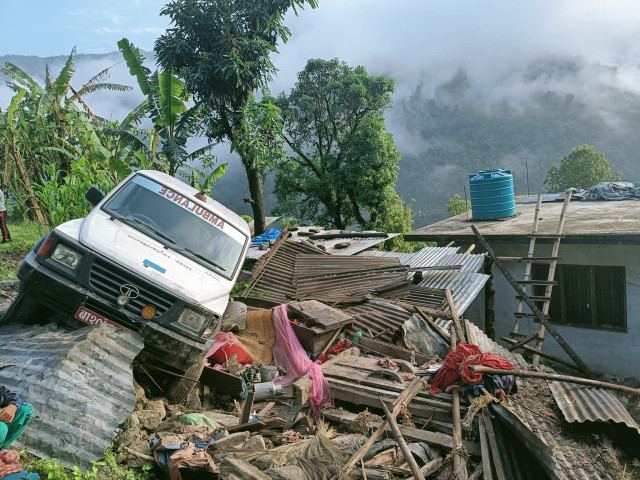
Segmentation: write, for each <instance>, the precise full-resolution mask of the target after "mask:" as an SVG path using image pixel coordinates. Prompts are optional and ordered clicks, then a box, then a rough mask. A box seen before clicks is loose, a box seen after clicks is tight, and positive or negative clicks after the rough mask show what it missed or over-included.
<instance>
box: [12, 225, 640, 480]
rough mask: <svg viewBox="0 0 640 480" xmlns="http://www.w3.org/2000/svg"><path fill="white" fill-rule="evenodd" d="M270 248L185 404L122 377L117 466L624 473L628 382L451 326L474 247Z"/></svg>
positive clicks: (468, 296)
mask: <svg viewBox="0 0 640 480" xmlns="http://www.w3.org/2000/svg"><path fill="white" fill-rule="evenodd" d="M308 238H310V237H308ZM341 240H343V241H344V240H345V239H343V238H341ZM269 243H270V249H269V250H268V252H267V253H266V254H265V255H264V256H262V257H261V258H260V259H259V260H258V262H257V263H256V265H255V267H254V269H253V274H252V275H253V276H252V279H251V281H250V283H249V287H248V288H247V289H246V290H245V291H244V292H242V294H241V295H239V296H236V298H235V299H234V301H233V302H231V303H230V305H229V308H228V309H227V312H226V313H225V316H224V318H223V322H222V324H223V327H222V329H221V330H220V332H218V333H217V334H216V335H215V337H214V338H213V340H214V343H213V346H212V347H211V349H210V350H209V351H208V353H207V356H206V357H207V360H206V364H205V366H204V370H203V371H202V375H201V376H200V377H199V379H197V380H198V381H197V382H196V381H195V380H196V379H192V380H194V382H193V383H194V386H195V388H194V389H193V391H192V392H191V394H190V395H189V397H188V399H187V400H186V402H185V403H184V404H180V405H172V404H169V403H168V401H167V400H166V398H163V392H162V391H160V390H159V387H158V385H157V384H154V382H152V381H150V379H149V378H148V377H150V376H151V375H142V376H139V377H137V378H138V380H139V383H140V384H141V385H143V387H144V388H143V387H141V386H140V385H138V384H135V390H134V394H135V399H136V400H135V409H134V411H133V413H132V414H131V416H130V417H129V418H128V420H127V421H126V422H125V423H124V424H123V425H122V429H121V432H120V433H119V435H118V436H117V438H116V439H115V449H114V450H115V451H117V452H118V455H119V456H118V462H120V463H122V464H123V465H127V466H129V467H132V468H135V467H140V466H141V465H143V464H145V463H147V462H153V463H154V465H156V467H155V468H156V474H157V475H158V476H160V477H161V476H162V475H164V477H165V478H170V479H171V480H176V479H184V480H188V479H190V478H198V479H207V478H212V479H214V478H215V479H218V478H220V479H264V480H268V479H271V478H273V479H303V478H308V479H330V478H336V479H341V478H354V479H369V480H371V479H410V478H411V479H421V478H439V479H449V478H456V479H458V480H463V479H479V478H495V479H511V478H536V479H545V478H549V479H555V478H557V479H563V480H564V479H572V480H573V479H576V480H577V479H593V480H596V479H602V480H605V479H616V480H617V479H625V480H626V479H631V478H634V477H633V475H634V473H633V472H634V471H635V469H637V468H638V461H637V460H636V458H637V455H638V452H637V447H636V445H638V444H639V443H638V438H637V436H638V435H639V434H640V427H639V426H638V424H637V423H636V421H635V420H634V418H633V417H632V416H631V414H630V413H629V411H628V410H627V409H626V407H625V406H628V407H629V409H630V410H633V412H637V409H634V408H632V407H635V405H636V404H637V402H638V395H639V394H640V390H638V389H636V388H635V387H636V386H637V385H634V386H631V387H620V386H618V385H612V384H609V383H606V382H602V381H595V380H591V379H586V378H579V377H571V376H566V375H557V374H555V372H554V371H553V370H550V369H549V368H548V367H544V368H543V370H544V371H540V370H541V369H535V370H534V369H533V368H532V367H531V366H530V365H529V363H528V362H527V361H526V360H525V358H523V356H522V355H520V354H518V353H516V352H515V351H509V350H507V349H505V348H504V347H502V346H500V345H498V344H497V343H495V342H494V341H493V340H491V339H490V338H489V337H487V335H485V333H484V332H483V331H482V330H481V329H480V328H479V327H478V326H476V325H475V324H474V323H472V322H471V321H470V320H469V319H467V318H464V317H463V315H464V313H465V311H466V310H467V308H468V307H469V306H470V305H471V304H472V302H473V300H474V299H475V297H476V296H477V295H478V293H479V292H480V291H481V290H482V288H483V286H484V283H485V282H486V281H487V278H488V275H485V274H483V273H480V272H481V271H482V269H483V259H484V257H485V256H484V255H483V254H481V255H474V254H471V253H470V250H469V251H468V252H467V253H458V252H457V249H453V248H451V247H446V249H442V248H437V247H426V248H425V249H423V250H421V251H420V252H417V253H416V254H413V255H408V254H398V255H395V256H394V255H390V254H382V253H381V252H376V253H373V254H371V255H365V254H366V253H368V252H362V254H359V255H357V256H350V255H340V256H337V255H331V254H328V253H326V252H325V251H323V250H322V249H319V248H317V247H316V246H314V245H313V244H311V243H308V242H307V243H308V244H305V243H300V242H293V241H290V240H287V238H286V232H285V234H283V235H281V236H280V237H278V238H277V239H276V240H275V241H274V240H273V239H269ZM359 253H361V252H359ZM418 272H419V273H420V275H419V278H418V279H417V281H416V275H417V273H418ZM1 371H2V370H0V372H1ZM590 382H591V383H590ZM43 408H44V407H43ZM633 412H632V413H633Z"/></svg>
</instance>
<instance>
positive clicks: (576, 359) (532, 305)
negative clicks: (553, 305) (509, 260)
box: [471, 225, 592, 375]
mask: <svg viewBox="0 0 640 480" xmlns="http://www.w3.org/2000/svg"><path fill="white" fill-rule="evenodd" d="M471 229H472V230H473V233H474V234H475V235H476V237H477V238H478V241H479V242H480V243H481V244H482V246H483V247H484V248H485V250H486V251H487V253H488V254H489V255H490V256H491V258H493V261H494V262H495V264H496V267H498V268H499V269H500V271H501V272H502V273H503V274H504V277H505V278H506V279H507V281H508V282H509V283H510V284H511V286H512V287H513V288H514V289H515V291H516V292H517V293H518V295H520V296H521V297H522V298H523V299H524V301H525V303H526V304H527V306H528V307H529V308H530V309H531V311H532V312H533V314H534V315H535V316H536V317H537V318H538V320H540V323H542V325H544V326H545V327H547V330H548V331H549V333H550V334H551V336H553V338H555V339H556V341H557V342H558V343H559V344H560V346H561V347H562V348H563V349H564V351H565V352H567V354H568V355H569V356H570V357H571V359H572V360H573V361H574V362H576V365H577V366H578V367H580V370H582V371H583V372H585V373H586V374H588V375H591V374H592V372H591V369H590V368H589V367H588V366H587V364H586V363H584V362H583V361H582V359H581V358H580V357H579V356H578V354H577V353H576V352H575V351H574V350H573V348H571V347H570V346H569V344H568V343H567V342H566V341H565V339H564V338H562V335H560V333H558V331H557V330H556V328H555V327H554V326H553V325H552V324H551V322H549V321H548V320H547V319H546V318H545V316H544V315H543V314H542V312H541V311H540V309H539V308H538V307H537V306H536V303H535V302H534V301H533V300H531V299H530V298H529V296H528V295H527V294H526V293H525V291H524V290H522V287H520V285H518V282H516V280H515V279H514V278H513V276H512V275H511V273H509V270H507V269H506V267H505V266H504V265H503V264H502V262H501V261H500V260H498V257H497V256H496V254H495V253H494V251H493V249H492V248H491V246H490V245H489V244H488V243H487V241H486V240H485V239H484V237H483V236H482V235H481V234H480V232H479V231H478V229H477V228H476V227H475V225H471Z"/></svg>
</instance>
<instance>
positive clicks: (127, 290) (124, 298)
mask: <svg viewBox="0 0 640 480" xmlns="http://www.w3.org/2000/svg"><path fill="white" fill-rule="evenodd" d="M120 293H121V294H122V295H119V296H118V298H117V299H116V303H117V304H118V305H120V306H121V307H124V306H125V305H126V304H128V303H129V300H131V299H132V298H136V297H139V296H140V290H138V287H136V286H134V285H131V284H129V283H125V284H124V285H121V286H120Z"/></svg>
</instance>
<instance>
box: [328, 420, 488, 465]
mask: <svg viewBox="0 0 640 480" xmlns="http://www.w3.org/2000/svg"><path fill="white" fill-rule="evenodd" d="M322 415H323V417H324V419H325V420H328V421H330V422H334V423H339V424H342V425H347V426H348V425H352V424H353V422H354V420H355V419H356V418H357V417H358V415H357V414H355V413H351V412H345V411H338V410H335V409H325V410H323V412H322ZM382 423H383V422H381V421H373V422H372V423H371V427H372V428H379V427H380V426H381V425H382ZM398 428H399V429H400V432H401V433H402V436H403V437H404V438H406V439H407V440H409V441H411V442H424V443H426V444H429V445H433V446H435V447H438V448H443V449H445V450H447V451H450V450H452V449H453V438H452V437H451V435H448V434H446V433H442V432H432V431H429V430H421V429H419V428H413V427H405V426H404V425H402V424H400V425H398ZM389 430H390V428H389V427H388V426H387V431H389ZM462 445H463V446H464V448H465V450H466V451H467V452H468V453H469V455H471V456H472V457H478V458H479V457H480V456H481V455H482V452H481V450H480V444H479V443H477V442H474V441H471V440H462Z"/></svg>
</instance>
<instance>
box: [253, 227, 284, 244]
mask: <svg viewBox="0 0 640 480" xmlns="http://www.w3.org/2000/svg"><path fill="white" fill-rule="evenodd" d="M280 233H282V230H280V229H277V228H267V229H266V230H265V231H264V233H263V234H262V235H258V236H257V237H254V238H252V239H251V245H262V244H266V245H268V244H269V242H270V241H271V240H275V239H276V238H278V236H279V235H280Z"/></svg>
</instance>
